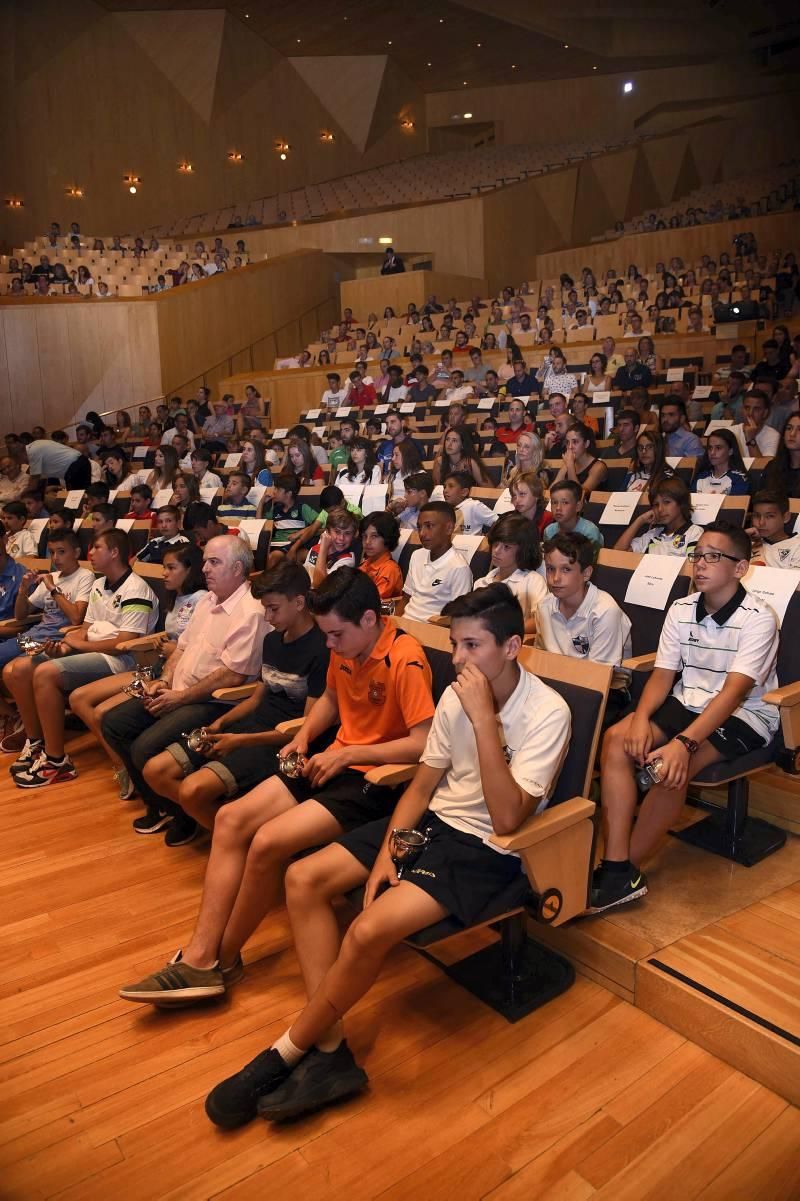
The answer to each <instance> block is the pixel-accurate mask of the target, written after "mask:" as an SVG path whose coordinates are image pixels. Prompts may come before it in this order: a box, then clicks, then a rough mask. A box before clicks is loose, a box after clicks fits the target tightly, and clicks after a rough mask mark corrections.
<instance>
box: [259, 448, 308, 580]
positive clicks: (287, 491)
mask: <svg viewBox="0 0 800 1201" xmlns="http://www.w3.org/2000/svg"><path fill="white" fill-rule="evenodd" d="M299 491H300V478H299V476H296V475H295V474H294V472H293V471H287V472H281V473H279V474H278V475H276V476H274V477H273V488H272V498H271V501H268V502H267V506H268V507H267V509H266V512H265V516H267V517H271V518H272V541H271V542H270V553H269V560H268V564H267V565H268V566H269V567H274V566H276V564H278V563H279V562H280V561H281V559H282V558H283V556H284V555H285V554H286V552H287V551H288V550H289V547H290V546H291V545H292V541H293V539H294V538H295V537H296V535H297V534H298V533H299V531H300V530H304V529H305V527H306V526H308V525H312V524H313V522H314V521H316V519H317V511H316V509H312V508H311V506H310V505H306V504H302V503H301V502H300V501H298V499H297V496H298V493H299ZM264 499H265V498H262V502H261V504H260V505H259V509H262V507H263V506H264ZM259 516H261V513H260V512H259Z"/></svg>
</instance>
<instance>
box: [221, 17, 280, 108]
mask: <svg viewBox="0 0 800 1201" xmlns="http://www.w3.org/2000/svg"><path fill="white" fill-rule="evenodd" d="M282 61H283V59H282V58H281V56H280V54H278V52H277V51H276V50H273V49H272V47H271V46H268V45H267V44H266V42H265V41H264V39H263V38H260V37H259V36H258V34H256V33H251V32H250V30H249V29H245V28H244V26H243V25H242V23H241V21H239V20H237V19H236V17H232V16H231V15H230V13H227V14H226V16H225V29H224V32H223V36H222V49H221V51H220V56H219V67H218V69H217V82H216V88H215V90H214V109H213V112H214V116H215V117H218V116H220V115H222V114H223V113H225V112H227V110H228V109H229V108H230V107H231V105H232V104H235V103H236V102H237V101H238V100H241V98H242V96H244V95H245V93H246V92H248V91H249V90H250V88H252V87H254V86H257V85H258V84H261V83H263V81H264V80H265V79H266V78H267V76H268V75H269V73H270V72H271V71H273V70H274V69H275V68H276V67H277V66H278V64H279V63H281V62H282Z"/></svg>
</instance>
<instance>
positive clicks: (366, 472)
mask: <svg viewBox="0 0 800 1201" xmlns="http://www.w3.org/2000/svg"><path fill="white" fill-rule="evenodd" d="M395 449H396V448H395ZM380 482H381V468H380V464H379V463H376V462H375V448H374V446H373V445H372V443H371V442H370V441H369V439H368V438H354V439H353V441H352V442H351V443H350V456H349V458H348V460H347V463H345V464H342V466H341V467H340V468H339V470H338V472H337V473H336V480H335V483H337V484H379V483H380Z"/></svg>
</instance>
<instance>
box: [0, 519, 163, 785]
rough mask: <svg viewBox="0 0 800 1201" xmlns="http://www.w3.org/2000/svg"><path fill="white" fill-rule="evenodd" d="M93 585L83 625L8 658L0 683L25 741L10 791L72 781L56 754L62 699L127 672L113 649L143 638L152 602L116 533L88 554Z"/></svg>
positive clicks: (127, 664) (66, 762)
mask: <svg viewBox="0 0 800 1201" xmlns="http://www.w3.org/2000/svg"><path fill="white" fill-rule="evenodd" d="M89 558H90V560H91V563H92V567H93V568H94V570H95V572H96V573H97V574H98V576H99V577H100V578H99V579H97V580H96V581H95V584H94V587H93V588H92V592H91V595H90V597H89V605H88V608H87V610H86V613H85V616H84V619H83V622H82V623H81V624H80V625H79V626H78V627H77V628H76V629H72V630H67V631H66V632H65V633H64V636H63V638H62V640H61V641H60V642H58V643H56V644H55V645H53V646H48V649H47V653H46V655H45V654H42V655H35V656H34V657H33V658H28V657H27V656H25V657H20V658H19V659H13V660H12V661H11V662H10V663H9V664H7V665H6V667H5V668H4V670H3V682H4V684H5V685H6V687H7V688H8V690H9V691H10V692H11V694H12V695H13V697H14V700H15V701H16V703H17V709H18V710H19V715H20V718H21V720H22V724H23V726H24V728H25V736H26V741H25V745H24V747H23V748H22V751H21V753H20V755H19V758H18V759H17V760H16V762H14V763H12V765H11V768H10V771H11V774H12V776H13V777H14V783H15V784H16V785H17V787H18V788H43V787H45V786H46V785H47V784H58V783H61V782H62V781H64V780H74V779H75V777H76V776H77V774H78V773H77V771H76V769H75V766H74V764H73V762H72V760H71V759H70V757H69V755H66V754H65V753H64V710H65V705H64V695H65V693H69V692H71V691H72V689H73V688H79V687H80V686H81V684H89V683H91V682H92V680H101V679H104V678H105V677H106V676H112V675H117V674H118V673H119V672H123V671H130V670H131V669H132V668H133V666H134V661H133V657H132V656H131V655H129V654H120V653H119V652H118V651H117V647H118V645H119V643H121V642H129V641H130V640H131V638H136V637H138V636H139V635H144V634H151V633H152V632H153V630H154V629H155V625H156V622H157V620H158V600H157V599H156V596H155V593H154V592H153V591H152V589H151V588H150V585H149V584H148V583H147V582H146V581H145V580H143V579H142V578H141V576H138V575H136V574H135V573H134V572H132V571H131V570H130V567H129V566H128V563H129V561H130V543H129V541H128V536H127V534H125V533H123V531H122V530H115V529H110V530H106V531H105V532H104V533H102V534H99V535H98V536H97V537H96V538H95V540H94V542H93V544H92V549H91V551H90V552H89Z"/></svg>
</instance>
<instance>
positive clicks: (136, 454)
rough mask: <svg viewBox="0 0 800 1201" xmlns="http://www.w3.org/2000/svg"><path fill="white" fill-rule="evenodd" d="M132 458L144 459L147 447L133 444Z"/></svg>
mask: <svg viewBox="0 0 800 1201" xmlns="http://www.w3.org/2000/svg"><path fill="white" fill-rule="evenodd" d="M133 458H134V459H146V458H147V447H146V446H134V448H133Z"/></svg>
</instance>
